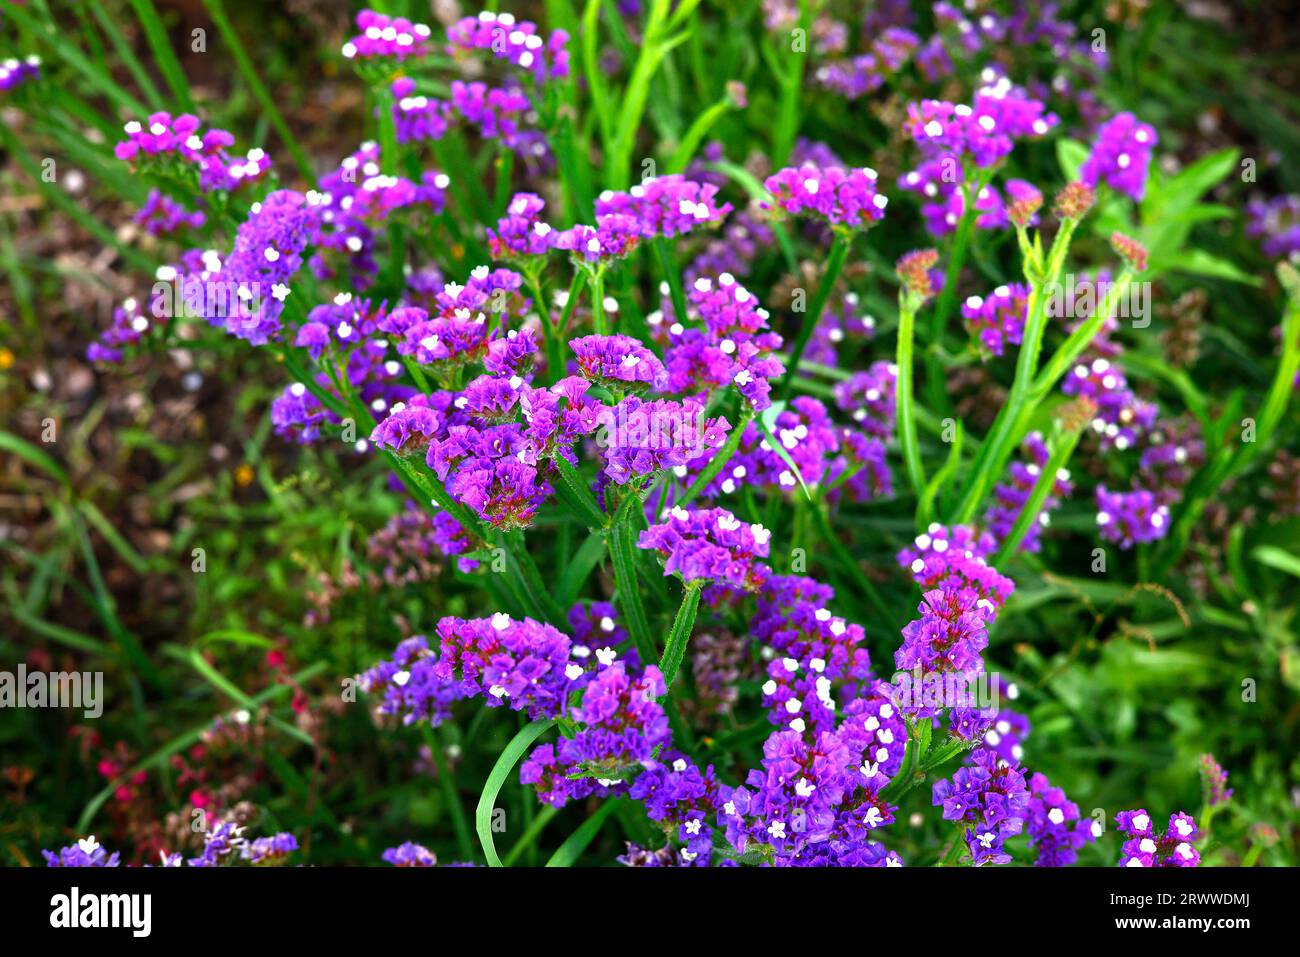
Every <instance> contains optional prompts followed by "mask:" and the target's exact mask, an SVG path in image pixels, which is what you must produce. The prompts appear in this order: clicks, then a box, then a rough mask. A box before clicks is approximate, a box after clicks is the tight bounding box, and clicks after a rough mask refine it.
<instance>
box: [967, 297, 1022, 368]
mask: <svg viewBox="0 0 1300 957" xmlns="http://www.w3.org/2000/svg"><path fill="white" fill-rule="evenodd" d="M1028 310H1029V287H1028V286H1025V285H1023V284H1021V283H1013V284H1011V285H1009V286H998V288H996V289H994V290H993V291H992V292H991V293H989V294H988V295H987V296H970V297H969V298H967V300H966V302H965V303H964V304H963V305H962V308H961V314H962V316H964V317H965V319H966V324H967V327H968V328H969V329H970V331H971V332H972V333H974V334H975V335H976V336H978V338H979V341H980V346H981V347H982V348H983V349H984V350H985V351H987V352H989V353H990V354H992V355H995V356H1000V355H1002V353H1003V351H1004V350H1005V348H1006V344H1007V343H1010V344H1012V345H1017V346H1018V345H1020V337H1021V336H1022V335H1023V334H1024V331H1025V319H1026V316H1027V315H1028Z"/></svg>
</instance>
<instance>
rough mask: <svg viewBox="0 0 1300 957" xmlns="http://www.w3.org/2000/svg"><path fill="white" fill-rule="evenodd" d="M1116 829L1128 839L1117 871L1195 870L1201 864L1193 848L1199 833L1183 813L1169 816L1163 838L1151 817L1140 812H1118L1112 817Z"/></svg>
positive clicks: (1193, 821) (1187, 815) (1142, 811)
mask: <svg viewBox="0 0 1300 957" xmlns="http://www.w3.org/2000/svg"><path fill="white" fill-rule="evenodd" d="M1115 825H1116V827H1118V828H1119V830H1120V832H1121V833H1123V834H1127V835H1128V837H1129V840H1127V841H1125V842H1124V847H1123V853H1122V854H1121V855H1120V859H1119V866H1120V867H1196V866H1197V865H1198V864H1200V863H1201V855H1200V853H1198V852H1197V850H1196V847H1195V846H1194V845H1193V844H1192V842H1193V841H1194V840H1196V838H1197V837H1198V836H1199V834H1200V832H1199V831H1198V829H1197V827H1196V821H1195V820H1194V819H1193V818H1192V816H1191V815H1190V814H1188V813H1186V812H1185V811H1179V812H1177V813H1176V814H1171V815H1169V826H1168V827H1167V828H1166V829H1165V832H1164V834H1158V833H1157V832H1156V830H1155V827H1154V825H1153V822H1152V820H1151V815H1149V814H1148V813H1147V812H1146V811H1145V810H1143V809H1141V808H1139V809H1138V810H1136V811H1120V812H1119V813H1118V814H1116V815H1115Z"/></svg>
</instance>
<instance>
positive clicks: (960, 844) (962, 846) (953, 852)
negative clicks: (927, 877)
mask: <svg viewBox="0 0 1300 957" xmlns="http://www.w3.org/2000/svg"><path fill="white" fill-rule="evenodd" d="M965 834H966V832H965V831H962V832H961V833H960V834H958V835H957V836H956V837H955V838H953V842H952V846H951V847H949V848H948V853H946V854H944V856H943V860H941V861H940V862H939V866H940V867H952V866H953V865H954V864H956V863H957V862H958V861H959V860H960V859H961V852H962V851H964V850H966V841H965Z"/></svg>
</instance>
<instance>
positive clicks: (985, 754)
mask: <svg viewBox="0 0 1300 957" xmlns="http://www.w3.org/2000/svg"><path fill="white" fill-rule="evenodd" d="M932 799H933V803H934V805H935V806H936V807H939V806H942V807H943V819H944V820H945V821H957V822H960V823H962V824H965V825H967V829H966V833H965V837H964V839H965V841H966V847H967V848H968V849H969V850H970V853H971V861H972V863H973V864H974V865H975V866H976V867H979V866H980V865H982V864H1007V863H1010V861H1011V855H1010V854H1008V853H1007V852H1006V851H1005V850H1003V847H1002V845H1003V842H1004V841H1005V840H1006V839H1007V838H1008V837H1014V836H1015V835H1017V834H1019V833H1020V832H1021V831H1022V830H1023V829H1024V825H1025V817H1026V814H1027V811H1028V807H1029V791H1028V789H1027V788H1026V787H1025V775H1024V772H1023V771H1022V770H1021V769H1020V765H1018V764H1008V763H1006V762H1005V761H1002V760H1000V759H999V758H998V756H997V755H996V754H994V753H993V752H992V751H989V750H986V749H984V748H979V749H977V750H976V751H975V752H974V753H973V754H972V755H971V764H970V765H968V766H965V767H962V768H958V769H957V771H956V772H955V773H954V774H953V776H952V780H946V779H945V780H942V781H936V782H935V783H934V788H933V792H932Z"/></svg>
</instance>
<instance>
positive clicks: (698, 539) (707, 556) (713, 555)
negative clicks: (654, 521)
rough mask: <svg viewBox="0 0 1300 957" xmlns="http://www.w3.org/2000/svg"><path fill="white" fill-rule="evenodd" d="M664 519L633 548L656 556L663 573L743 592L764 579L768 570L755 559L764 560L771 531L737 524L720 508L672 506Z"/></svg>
mask: <svg viewBox="0 0 1300 957" xmlns="http://www.w3.org/2000/svg"><path fill="white" fill-rule="evenodd" d="M663 517H664V521H663V522H662V523H660V524H658V525H651V526H650V527H649V528H647V529H646V530H645V531H643V532H642V533H641V536H640V538H639V539H638V540H637V546H638V547H639V548H645V549H650V550H651V551H655V552H658V553H659V555H660V557H662V558H663V559H664V574H665V575H672V574H679V575H681V577H682V579H683V580H684V581H687V582H691V581H697V580H699V581H704V582H712V583H715V584H721V585H727V586H730V587H732V588H736V589H741V590H744V591H754V590H755V589H757V588H758V587H759V586H760V585H761V584H762V583H763V581H764V580H765V579H766V578H767V576H768V574H769V571H770V570H769V569H768V567H767V565H766V564H764V563H763V562H761V561H759V559H763V558H766V557H767V555H768V548H769V547H770V544H771V541H772V533H771V532H769V531H768V530H767V529H766V528H764V527H763V526H762V525H750V524H749V523H748V522H742V521H741V520H740V519H738V518H736V516H735V515H733V514H731V512H729V511H727V510H726V509H725V508H710V509H685V508H682V507H680V506H674V507H673V508H672V509H669V510H668V511H667V512H666V513H665V514H664V516H663Z"/></svg>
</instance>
